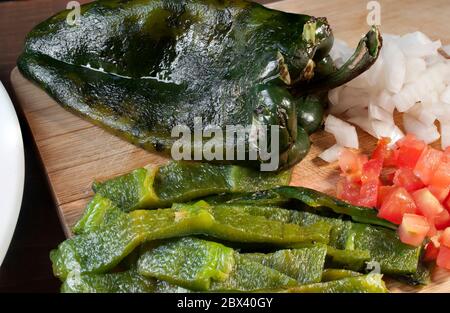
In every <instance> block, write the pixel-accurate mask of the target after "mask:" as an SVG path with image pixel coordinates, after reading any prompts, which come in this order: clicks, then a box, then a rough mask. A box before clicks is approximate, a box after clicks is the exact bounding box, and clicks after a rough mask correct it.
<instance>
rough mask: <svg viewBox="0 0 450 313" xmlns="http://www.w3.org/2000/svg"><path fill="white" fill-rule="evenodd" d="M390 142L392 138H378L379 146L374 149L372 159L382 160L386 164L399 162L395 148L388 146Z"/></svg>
mask: <svg viewBox="0 0 450 313" xmlns="http://www.w3.org/2000/svg"><path fill="white" fill-rule="evenodd" d="M390 143H391V139H390V138H385V137H383V138H381V139H380V140H378V144H377V147H376V148H375V150H374V151H373V153H372V156H371V159H373V160H380V161H381V162H383V165H384V166H395V165H396V164H397V158H396V154H395V152H394V150H392V149H390V148H389V146H388V145H389V144H390Z"/></svg>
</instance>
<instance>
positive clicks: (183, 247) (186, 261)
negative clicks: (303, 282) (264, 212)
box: [138, 237, 323, 291]
mask: <svg viewBox="0 0 450 313" xmlns="http://www.w3.org/2000/svg"><path fill="white" fill-rule="evenodd" d="M322 265H323V263H322ZM138 271H139V273H140V274H141V275H143V276H146V277H153V278H156V279H159V280H164V281H167V282H169V283H171V284H175V285H179V286H181V287H184V288H187V289H190V290H196V291H252V290H258V289H269V288H282V287H289V286H296V285H297V284H298V283H297V281H296V280H295V279H293V278H292V277H289V276H288V275H286V274H283V273H281V272H279V271H277V270H276V269H273V268H271V267H269V266H265V265H264V264H262V262H255V261H254V260H252V259H251V258H249V257H243V256H242V255H239V254H238V253H237V252H235V251H234V250H233V249H231V248H228V247H226V246H224V245H222V244H219V243H216V242H211V241H206V240H202V239H196V238H188V237H186V238H182V239H179V240H175V241H173V242H170V243H165V244H162V245H161V246H159V247H157V248H155V249H152V250H149V251H147V252H146V253H144V254H143V255H142V256H141V258H140V259H139V261H138ZM321 273H322V268H321V269H320V271H319V275H321Z"/></svg>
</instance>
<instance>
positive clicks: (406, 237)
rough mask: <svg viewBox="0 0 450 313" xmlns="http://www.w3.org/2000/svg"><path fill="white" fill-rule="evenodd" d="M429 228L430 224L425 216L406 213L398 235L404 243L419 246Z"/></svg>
mask: <svg viewBox="0 0 450 313" xmlns="http://www.w3.org/2000/svg"><path fill="white" fill-rule="evenodd" d="M429 230H430V225H429V224H428V221H427V219H426V218H425V217H423V216H420V215H417V214H408V213H406V214H405V215H403V219H402V223H401V224H400V227H399V228H398V235H399V237H400V240H401V241H402V242H403V243H406V244H408V245H411V246H415V247H418V246H420V245H421V244H422V243H423V240H424V239H425V236H426V235H427V233H428V231H429Z"/></svg>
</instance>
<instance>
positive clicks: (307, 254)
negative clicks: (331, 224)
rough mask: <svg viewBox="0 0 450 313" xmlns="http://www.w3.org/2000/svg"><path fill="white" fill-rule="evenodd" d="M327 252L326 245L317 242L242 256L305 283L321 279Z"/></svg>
mask: <svg viewBox="0 0 450 313" xmlns="http://www.w3.org/2000/svg"><path fill="white" fill-rule="evenodd" d="M326 254H327V246H326V245H321V244H315V245H314V246H311V247H305V248H302V249H289V250H279V251H276V252H273V253H267V254H264V253H245V254H241V257H244V258H246V259H248V260H250V261H253V262H257V263H260V264H262V265H264V266H268V267H270V268H273V269H275V270H277V271H278V272H280V273H283V274H286V275H288V276H289V277H292V278H294V279H295V280H296V281H297V283H298V284H300V285H303V284H312V283H318V282H320V281H321V279H322V271H323V268H324V265H325V256H326Z"/></svg>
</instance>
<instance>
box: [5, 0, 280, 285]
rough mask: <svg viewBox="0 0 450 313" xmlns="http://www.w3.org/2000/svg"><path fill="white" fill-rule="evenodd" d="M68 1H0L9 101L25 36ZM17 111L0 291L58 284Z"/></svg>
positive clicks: (45, 196) (58, 235)
mask: <svg viewBox="0 0 450 313" xmlns="http://www.w3.org/2000/svg"><path fill="white" fill-rule="evenodd" d="M275 1H276V0H257V1H256V2H260V3H268V2H275ZM68 2H69V0H28V1H5V0H0V81H2V83H3V84H4V85H5V87H6V89H7V91H8V93H9V95H10V96H11V99H12V101H13V103H16V100H15V97H14V92H13V90H12V88H11V85H10V82H9V74H10V72H11V70H12V69H13V68H14V66H15V63H16V59H17V56H18V55H19V53H20V51H21V49H22V44H23V41H24V38H25V36H26V34H27V33H28V32H29V31H30V30H31V28H32V27H33V26H34V25H36V24H37V23H38V22H40V21H42V20H44V19H45V18H47V17H49V16H50V15H52V14H54V13H56V12H58V11H60V10H63V9H65V6H66V4H67V3H68ZM79 2H80V3H85V2H89V1H87V0H79ZM17 112H18V115H19V120H20V124H21V127H22V134H23V140H24V149H25V188H24V193H23V200H22V208H21V212H20V216H19V221H18V224H17V226H16V230H15V233H14V237H13V240H12V242H11V245H10V247H9V251H8V254H7V255H6V257H5V260H4V261H3V264H2V265H1V267H0V292H57V291H58V290H59V286H60V282H59V281H58V280H57V279H56V278H54V277H53V275H52V270H51V263H50V260H49V257H48V255H49V252H50V250H51V249H54V248H55V247H56V246H57V245H58V244H59V243H60V242H61V241H63V240H64V239H65V237H64V233H63V231H62V228H61V225H60V223H59V220H58V216H57V213H56V206H55V203H54V201H53V199H52V195H51V192H50V189H49V186H48V183H47V178H46V175H45V173H44V170H43V167H42V165H41V161H40V159H39V154H38V152H37V150H36V147H35V146H34V142H33V137H32V135H31V132H30V130H29V128H28V125H27V124H26V122H25V121H24V118H23V117H22V116H21V114H20V110H17ZM0 218H1V216H0Z"/></svg>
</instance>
